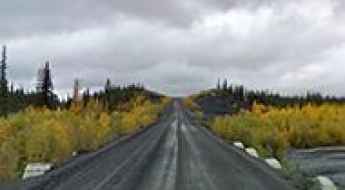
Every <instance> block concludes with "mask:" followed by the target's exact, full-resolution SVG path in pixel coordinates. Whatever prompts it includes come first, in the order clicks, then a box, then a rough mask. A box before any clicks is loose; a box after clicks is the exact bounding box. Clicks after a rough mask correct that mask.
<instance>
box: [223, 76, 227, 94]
mask: <svg viewBox="0 0 345 190" xmlns="http://www.w3.org/2000/svg"><path fill="white" fill-rule="evenodd" d="M227 89H228V80H227V79H224V82H223V90H224V91H226V90H227Z"/></svg>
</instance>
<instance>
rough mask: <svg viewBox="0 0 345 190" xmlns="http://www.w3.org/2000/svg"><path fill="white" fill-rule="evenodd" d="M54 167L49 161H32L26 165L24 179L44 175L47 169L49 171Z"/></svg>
mask: <svg viewBox="0 0 345 190" xmlns="http://www.w3.org/2000/svg"><path fill="white" fill-rule="evenodd" d="M51 168H52V164H49V163H30V164H28V165H26V168H25V171H24V174H23V177H22V178H23V179H26V178H30V177H36V176H40V175H43V174H44V173H46V172H47V171H49V170H50V169H51Z"/></svg>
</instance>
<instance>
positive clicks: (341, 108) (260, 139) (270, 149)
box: [210, 103, 345, 159]
mask: <svg viewBox="0 0 345 190" xmlns="http://www.w3.org/2000/svg"><path fill="white" fill-rule="evenodd" d="M344 123H345V105H344V104H322V105H312V104H307V105H304V106H291V107H286V108H276V107H270V106H263V105H257V104H255V103H254V105H253V108H252V110H251V111H245V112H241V113H239V114H237V115H233V116H219V117H216V118H215V119H213V120H212V121H211V123H210V128H211V130H213V131H214V132H215V133H216V134H218V135H219V136H221V137H223V138H224V139H226V140H228V141H236V140H239V141H242V142H243V143H245V144H246V145H247V146H252V147H255V148H257V149H258V151H259V153H260V154H261V155H263V156H268V155H273V156H276V157H278V158H280V159H282V158H283V157H284V154H285V153H286V151H287V149H289V148H311V147H317V146H329V145H345V125H344Z"/></svg>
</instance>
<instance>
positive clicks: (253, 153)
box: [245, 148, 259, 158]
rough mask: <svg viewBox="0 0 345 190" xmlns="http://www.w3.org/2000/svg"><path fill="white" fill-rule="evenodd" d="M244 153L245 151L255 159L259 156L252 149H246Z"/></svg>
mask: <svg viewBox="0 0 345 190" xmlns="http://www.w3.org/2000/svg"><path fill="white" fill-rule="evenodd" d="M245 151H246V152H247V153H248V154H249V155H251V156H253V157H255V158H259V154H258V152H257V151H256V150H255V149H254V148H246V149H245Z"/></svg>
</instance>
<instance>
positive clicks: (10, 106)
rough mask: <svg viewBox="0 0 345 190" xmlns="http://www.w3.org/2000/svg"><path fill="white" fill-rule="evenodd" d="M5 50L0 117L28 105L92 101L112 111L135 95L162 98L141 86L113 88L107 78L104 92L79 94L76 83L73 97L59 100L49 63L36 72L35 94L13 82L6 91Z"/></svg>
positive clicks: (0, 80) (57, 105)
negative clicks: (16, 86)
mask: <svg viewBox="0 0 345 190" xmlns="http://www.w3.org/2000/svg"><path fill="white" fill-rule="evenodd" d="M6 50H7V49H6V46H3V48H2V52H1V60H0V61H1V62H0V116H6V115H8V114H10V113H14V112H17V111H20V110H22V109H24V108H26V107H28V106H34V107H46V108H49V109H57V108H67V109H68V108H69V107H70V106H71V105H72V102H81V104H83V105H84V106H86V105H87V103H88V102H89V101H90V100H91V99H95V100H97V101H99V102H102V103H103V104H104V105H105V106H106V107H107V108H108V109H109V111H113V110H115V109H116V108H117V107H118V105H119V104H120V103H126V102H128V101H129V100H131V98H133V97H134V96H139V95H142V96H145V97H148V98H150V99H151V100H154V99H158V98H160V97H161V96H160V95H158V94H155V93H153V92H150V91H147V90H145V88H144V86H143V85H142V84H130V85H128V86H124V87H121V86H114V85H112V84H111V81H110V79H107V81H106V84H105V87H104V90H100V91H98V92H94V93H90V89H89V88H87V89H86V90H85V91H84V92H83V93H82V94H81V95H80V92H79V91H80V89H79V88H80V86H79V85H80V84H79V81H78V80H76V81H75V85H74V94H73V97H69V98H67V100H61V99H59V97H58V96H57V94H55V93H54V91H53V90H54V85H53V78H52V71H51V68H50V63H49V62H48V61H47V62H46V63H45V64H44V65H43V67H42V68H39V70H38V75H37V84H36V90H35V91H25V90H24V89H23V88H16V89H15V88H14V84H13V83H12V84H11V86H10V88H9V87H8V79H7V75H6V74H7V67H8V65H7V52H6Z"/></svg>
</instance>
